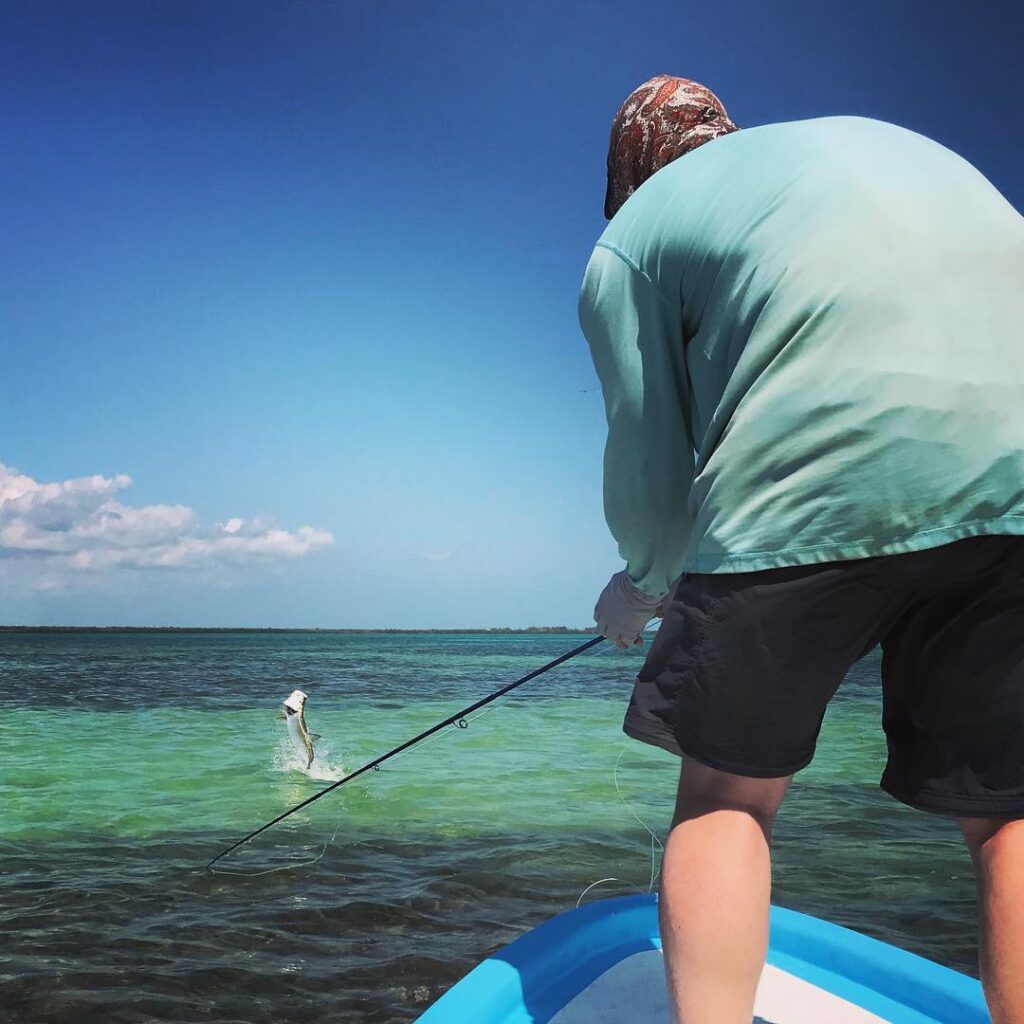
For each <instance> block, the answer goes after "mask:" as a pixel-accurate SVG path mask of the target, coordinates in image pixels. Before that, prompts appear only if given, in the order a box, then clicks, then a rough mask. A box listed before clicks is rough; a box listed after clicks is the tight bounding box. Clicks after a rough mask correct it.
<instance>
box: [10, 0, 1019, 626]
mask: <svg viewBox="0 0 1024 1024" xmlns="http://www.w3.org/2000/svg"><path fill="white" fill-rule="evenodd" d="M1022 29H1024V8H1021V6H1020V5H1019V4H1017V3H1012V2H1006V3H994V2H993V3H983V4H975V5H970V6H966V5H963V4H954V3H943V2H925V0H921V2H909V0H903V2H900V3H891V2H887V3H881V2H875V0H869V2H858V3H852V2H850V3H830V4H822V3H821V2H820V0H817V2H814V0H799V2H797V0H789V2H777V3H772V4H764V3H760V2H754V0H748V2H739V0H724V2H720V3H718V4H716V5H707V4H700V5H698V4H691V3H673V4H653V3H648V2H639V3H632V4H629V5H623V4H621V3H614V4H613V3H590V4H577V3H572V4H569V3H566V4H551V3H540V2H527V3H520V4H507V3H501V4H499V3H494V2H490V0H482V2H477V3H447V2H446V3H434V4H427V3H412V2H407V3H397V2H390V0H380V2H369V0H360V2H349V0H344V2H341V0H334V2H326V0H321V2H315V3H314V2H288V3H285V2H280V0H279V2H276V3H264V2H259V0H245V2H238V3H234V2H226V0H218V2H216V3H196V2H183V0H175V2H140V0H132V2H128V3H108V2H104V0H95V2H90V3H89V4H81V3H25V4H20V5H14V4H8V5H5V7H4V10H3V12H2V14H0V69H2V70H0V77H2V79H3V80H2V89H0V131H2V136H3V139H4V141H5V146H4V150H5V156H4V159H3V161H2V162H0V228H2V231H3V238H4V247H3V255H2V257H0V330H2V334H0V340H2V346H3V348H2V354H3V362H2V364H0V366H2V370H0V380H2V391H0V394H2V398H3V400H2V402H0V464H3V466H4V467H6V468H5V470H4V471H3V474H4V475H3V476H0V529H3V530H6V532H0V622H7V623H44V624H45V623H49V624H53V623H67V624H98V625H107V624H119V623H124V624H138V625H159V624H168V625H221V626H230V625H238V626H242V625H248V626H267V625H277V626H321V627H328V626H354V627H373V626H398V627H412V626H429V627H444V626H497V625H529V624H562V623H564V624H573V625H576V624H585V623H587V622H589V621H590V615H591V611H592V608H593V604H594V599H595V597H596V595H597V593H598V592H599V590H600V589H601V587H602V586H603V584H604V582H605V581H606V580H607V577H608V575H609V574H610V573H611V572H613V571H615V570H616V569H618V568H620V564H619V562H618V559H617V557H616V552H615V547H614V543H613V542H612V540H611V539H610V537H609V536H608V534H607V531H606V528H605V525H604V520H603V515H602V510H601V479H600V475H601V452H602V447H603V443H604V418H603V409H602V404H601V396H600V391H599V390H598V389H597V380H596V376H595V374H594V372H593V369H592V367H591V365H590V361H589V356H588V354H587V351H586V346H585V344H584V343H583V341H582V338H581V336H580V334H579V329H578V326H577V323H576V295H577V290H578V287H579V281H580V278H581V275H582V270H583V267H584V265H585V263H586V260H587V257H588V255H589V252H590V249H591V247H592V245H593V242H594V240H595V239H596V238H597V236H598V234H599V233H600V232H601V230H602V228H603V225H604V220H603V218H602V216H601V206H602V201H603V195H604V158H605V146H606V143H607V133H608V128H609V124H610V121H611V117H612V115H613V114H614V112H615V110H616V108H617V107H618V105H619V103H620V102H621V100H622V99H623V98H624V97H625V95H626V94H627V93H628V92H629V91H630V90H631V89H632V88H633V87H634V86H636V85H637V84H639V83H640V82H641V81H643V80H644V79H646V78H648V77H650V76H651V75H652V74H655V73H659V72H666V73H670V74H681V75H684V76H687V77H691V78H696V79H698V80H701V81H704V82H706V83H707V84H708V85H710V86H711V88H713V89H714V90H715V91H716V92H717V93H718V94H719V96H720V97H721V98H722V99H723V101H724V102H725V104H726V106H727V108H728V109H729V111H730V114H731V115H732V117H733V118H734V120H736V121H737V122H738V123H739V124H740V125H754V124H763V123H768V122H772V121H785V120H794V119H798V118H804V117H813V116H819V115H827V114H838V113H846V114H849V113H854V114H864V115H870V116H874V117H879V118H883V119H886V120H890V121H894V122H896V123H899V124H903V125H906V126H907V127H910V128H913V129H915V130H918V131H921V132H923V133H925V134H927V135H930V136H931V137H933V138H935V139H937V140H938V141H940V142H942V143H944V144H946V145H948V146H950V147H952V148H953V149H956V150H957V151H958V152H960V153H961V154H962V155H964V156H965V157H967V158H968V159H969V160H971V161H972V162H973V163H974V164H975V165H976V166H977V167H979V168H980V169H981V170H982V171H983V172H984V173H985V174H986V175H987V176H988V177H989V179H990V180H992V181H993V182H994V183H995V184H996V186H997V187H998V188H1000V190H1001V191H1002V192H1003V193H1004V194H1005V195H1006V196H1007V197H1008V198H1009V199H1010V201H1011V202H1013V203H1014V204H1015V205H1016V206H1017V208H1018V209H1021V208H1024V161H1022V156H1024V153H1022V148H1024V147H1022V143H1021V141H1020V132H1019V129H1020V117H1021V110H1022V109H1024V83H1022V78H1021V75H1020V71H1019V59H1018V58H1019V51H1018V47H1017V40H1019V38H1020V33H1021V30H1022ZM69 481H73V482H74V483H67V482H69ZM129 481H130V482H129ZM4 488H6V490H5V489H4ZM5 495H6V504H7V513H8V514H7V516H6V518H4V516H3V514H2V513H3V511H4V498H5ZM14 503H17V504H14ZM12 509H13V510H14V511H15V512H17V515H14V513H12ZM26 521H28V522H31V523H34V524H35V527H36V528H37V529H36V533H35V534H31V535H30V534H29V533H26V532H25V529H24V523H25V522H26ZM12 523H13V524H14V525H15V526H17V527H18V529H17V530H16V531H15V532H12V530H13V529H14V527H12ZM19 524H20V525H19ZM304 528H305V529H304ZM44 534H45V537H46V538H49V539H50V540H53V538H56V539H55V540H53V543H50V540H47V543H46V544H44V543H42V541H39V537H42V536H44Z"/></svg>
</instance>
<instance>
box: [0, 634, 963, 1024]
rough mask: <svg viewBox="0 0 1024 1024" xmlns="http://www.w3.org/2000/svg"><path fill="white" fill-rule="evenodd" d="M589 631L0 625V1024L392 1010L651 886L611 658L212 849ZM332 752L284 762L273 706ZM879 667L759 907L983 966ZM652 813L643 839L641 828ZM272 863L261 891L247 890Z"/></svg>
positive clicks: (659, 826) (959, 857) (794, 817)
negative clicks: (913, 779)
mask: <svg viewBox="0 0 1024 1024" xmlns="http://www.w3.org/2000/svg"><path fill="white" fill-rule="evenodd" d="M584 639H586V638H585V637H583V636H576V635H572V636H565V635H493V634H471V635H466V634H414V635H348V634H336V633H287V634H257V633H107V632H104V633H81V634H76V633H55V634H45V633H44V634H36V633H7V634H0V710H2V715H0V749H2V751H3V757H2V775H0V799H2V805H3V807H4V810H5V828H4V829H3V832H2V838H0V937H2V938H3V946H2V947H0V1005H2V1006H3V1009H4V1016H3V1019H4V1020H5V1021H12V1022H33V1024H44V1022H45V1024H49V1022H69V1024H70V1022H74V1024H85V1022H91V1021H104V1022H109V1021H124V1022H136V1021H138V1022H142V1021H151V1020H153V1019H154V1018H155V1019H158V1020H176V1021H197V1022H198V1021H219V1022H233V1021H238V1022H246V1024H256V1022H262V1021H267V1022H271V1021H273V1022H285V1021H302V1022H304V1024H306V1022H311V1021H318V1020H323V1021H328V1020H330V1021H332V1022H340V1021H344V1022H348V1021H352V1022H354V1021H363V1022H385V1021H388V1022H390V1021H408V1020H411V1019H413V1018H414V1017H415V1015H416V1014H417V1012H419V1011H420V1010H422V1008H423V1007H424V1006H425V1005H426V1004H427V1003H429V1002H430V1001H431V1000H432V999H434V998H436V996H437V995H438V994H440V992H442V991H444V990H445V989H446V988H447V987H448V986H449V985H450V984H451V983H452V982H453V981H455V980H456V979H457V978H458V977H460V976H461V975H462V974H463V973H465V971H466V970H467V969H469V968H470V967H471V966H472V965H473V964H474V963H476V962H477V961H478V960H479V959H480V958H482V957H483V956H484V955H486V954H487V953H488V952H489V951H491V950H493V949H494V948H495V947H496V946H498V945H501V944H504V943H505V942H508V941H510V940H511V939H512V938H514V937H515V936H516V935H518V934H520V933H521V932H522V931H523V930H525V929H526V928H528V927H530V926H532V925H533V924H536V923H537V922H539V921H540V920H542V919H544V918H546V917H548V916H550V915H551V914H554V913H556V912H558V911H560V910H563V909H567V908H569V907H571V906H574V905H575V904H576V902H577V900H578V899H579V898H580V896H581V894H582V893H583V892H584V890H585V889H586V888H587V886H589V885H590V884H591V883H592V882H594V881H596V880H598V879H603V878H607V877H609V876H613V877H614V878H615V879H617V880H616V881H612V882H608V883H605V884H602V885H600V886H597V887H596V888H595V889H592V890H590V892H589V893H588V894H587V896H586V898H587V899H591V898H598V897H601V896H610V895H615V894H620V893H627V892H633V891H637V890H646V889H647V888H648V886H649V885H650V882H651V871H652V841H651V838H650V836H649V835H648V833H647V831H646V830H645V828H644V827H643V824H642V823H647V824H649V825H650V827H651V828H652V829H653V830H654V831H655V832H656V833H657V834H658V835H659V836H662V837H663V835H664V831H665V825H666V823H667V821H668V817H669V814H670V810H671V804H672V797H673V791H674V786H675V778H676V772H677V763H676V762H675V760H674V759H673V758H672V757H671V756H670V755H668V754H665V753H664V752H662V751H658V750H654V749H651V748H647V747H644V746H642V745H640V744H637V743H635V742H633V741H630V740H628V739H626V738H625V737H624V736H623V735H622V734H621V732H620V723H621V719H622V711H623V708H624V705H625V701H626V700H627V698H628V695H629V690H630V686H631V680H632V677H633V675H634V674H635V672H636V669H637V667H638V665H639V662H640V658H641V657H642V655H641V654H640V653H639V652H636V651H634V652H629V653H622V652H619V651H617V650H615V649H614V648H612V647H610V645H609V646H606V645H601V646H599V647H597V648H595V649H594V650H593V651H591V652H588V653H586V654H583V655H581V656H580V657H579V658H577V659H576V660H575V661H572V662H570V663H568V664H566V665H564V666H562V667H560V668H557V669H555V670H553V671H552V672H551V673H549V674H547V675H545V676H542V677H541V678H540V679H538V680H536V681H534V682H533V683H531V684H528V686H526V687H524V688H522V689H521V690H519V691H517V692H516V694H514V695H512V696H511V698H510V699H508V700H507V701H505V702H503V703H502V704H501V706H499V707H498V708H497V709H496V710H493V711H491V712H488V713H485V714H483V715H481V716H480V717H479V718H476V719H474V720H472V721H471V722H470V723H469V727H468V728H467V729H464V730H461V729H455V728H450V729H447V730H445V731H444V733H442V734H441V735H440V736H439V737H438V738H436V739H433V740H431V741H429V742H428V743H425V744H423V745H422V746H420V747H418V748H416V749H415V750H413V751H411V752H409V753H408V754H405V755H403V756H401V757H399V758H397V759H396V760H394V761H393V762H391V763H389V764H388V765H386V766H385V767H384V768H383V769H382V770H381V771H379V772H371V773H367V775H365V776H363V777H362V778H360V779H357V780H355V781H354V782H353V783H352V784H351V785H350V786H343V787H341V788H340V789H339V790H338V791H337V792H335V793H333V794H331V795H329V796H327V797H325V798H324V799H323V800H321V801H318V802H317V803H316V804H314V805H312V806H311V807H309V808H308V809H306V810H304V811H302V812H300V813H299V814H296V815H294V816H293V817H292V818H290V819H288V821H287V822H284V823H282V825H280V826H278V827H277V828H275V829H274V830H272V831H270V832H268V833H266V834H264V835H263V836H260V837H259V838H258V839H257V840H256V841H254V842H253V843H252V844H250V845H248V846H246V847H243V848H242V849H241V850H240V851H239V852H238V854H236V855H234V856H233V857H231V858H230V859H228V860H226V861H224V862H222V864H223V866H224V867H225V869H230V870H234V871H243V872H247V874H242V875H233V874H210V873H209V872H208V871H207V870H206V869H205V865H206V863H207V861H208V860H209V859H210V858H211V857H212V856H214V855H215V854H216V853H217V852H219V851H220V850H221V849H222V848H223V847H224V846H226V845H228V844H230V843H231V842H233V841H234V840H235V839H237V838H240V837H241V835H243V834H244V833H246V832H248V831H250V830H252V829H254V828H255V827H257V826H258V825H259V824H261V823H262V822H263V821H265V820H267V819H269V818H272V817H274V816H275V815H277V814H279V813H280V812H281V811H283V810H285V809H287V807H289V806H290V805H292V804H294V803H297V802H299V801H300V800H302V799H305V798H306V797H307V796H310V795H312V794H313V793H315V792H317V791H318V790H319V789H320V788H322V787H324V786H325V785H327V784H328V783H329V782H330V781H331V780H334V779H338V778H340V777H341V776H342V775H343V774H344V773H345V772H348V771H352V770H353V769H354V768H356V767H358V766H359V765H360V764H362V763H364V762H365V761H368V760H370V759H371V758H373V757H375V756H377V755H379V754H381V753H383V752H384V751H385V750H387V749H388V748H390V747H392V746H394V745H396V744H398V743H400V742H402V741H404V740H405V739H408V738H409V737H410V736H412V735H414V734H415V733H417V732H419V731H421V730H422V729H425V728H426V727H427V726H429V725H431V724H432V723H433V722H434V721H436V720H438V719H440V718H443V717H446V716H447V715H449V714H452V713H453V712H455V711H456V710H458V709H459V708H460V707H462V706H465V705H467V704H469V703H471V702H472V701H474V700H476V699H477V698H479V697H481V696H483V695H484V694H486V693H488V692H489V691H490V690H492V689H495V688H497V687H498V686H500V685H502V684H504V683H507V682H510V681H512V680H513V679H515V678H517V677H519V676H521V675H523V674H524V673H526V672H528V671H530V670H531V669H534V668H536V667H538V666H539V665H541V664H543V663H545V662H547V661H549V660H551V659H552V658H555V657H557V656H558V655H560V654H562V653H563V652H565V651H566V650H568V649H570V648H572V647H574V646H576V645H578V644H579V643H580V642H582V640H584ZM296 687H299V688H301V689H303V690H305V691H306V692H307V693H308V694H309V697H310V700H309V703H308V705H307V721H308V724H309V727H310V729H311V730H312V731H313V732H315V733H319V734H320V736H321V738H320V739H319V740H318V741H317V752H318V753H317V760H316V761H315V762H314V765H313V767H312V769H311V771H310V772H309V773H304V772H303V771H301V770H299V767H298V765H297V764H296V758H295V757H294V752H293V751H292V749H291V747H290V745H289V743H288V741H287V737H286V731H285V725H284V723H283V722H282V721H279V720H278V719H277V717H276V715H277V712H278V709H279V707H280V702H281V701H282V700H283V698H284V697H285V696H287V695H288V693H289V692H290V691H291V690H292V689H294V688H296ZM879 717H880V707H879V702H878V659H877V656H876V655H871V656H869V657H868V658H866V659H864V661H862V662H861V663H860V664H858V665H857V666H856V667H855V668H854V670H853V671H852V672H851V674H850V676H849V677H848V679H847V680H846V682H845V683H844V685H843V687H842V688H841V689H840V692H839V694H838V696H837V698H836V699H835V701H834V702H833V705H832V707H831V708H830V710H829V713H828V715H827V717H826V722H825V727H824V730H823V734H822V738H821V742H820V743H819V748H818V756H817V758H816V760H815V762H814V764H813V765H812V766H811V767H810V768H809V769H807V770H806V771H804V772H802V773H801V774H800V775H799V776H798V778H797V780H796V782H795V783H794V787H793V790H792V792H791V795H790V797H789V798H788V800H787V803H786V805H785V807H784V808H783V811H782V813H781V815H780V818H779V822H778V825H777V831H776V845H775V863H776V880H775V900H776V902H778V903H781V904H783V905H786V906H791V907H795V908H797V909H799V910H804V911H807V912H809V913H814V914H818V915H821V916H824V917H827V918H829V919H831V920H834V921H838V922H840V923H842V924H847V925H849V926H851V927H854V928H857V929H859V930H861V931H864V932H867V933H869V934H872V935H875V936H878V937H880V938H883V939H885V940H887V941H890V942H895V943H897V944H899V945H901V946H904V947H906V948H909V949H912V950H914V951H916V952H920V953H923V954H924V955H926V956H929V957H931V958H933V959H935V960H939V961H941V962H943V963H946V964H949V965H951V966H954V967H956V968H958V969H960V970H966V971H969V972H972V973H973V971H974V957H975V947H974V904H973V882H972V878H971V871H970V863H969V860H968V858H967V856H966V854H965V853H964V852H963V849H962V846H961V843H960V841H959V837H958V833H957V831H956V829H955V826H953V825H952V824H951V823H949V822H946V821H944V820H942V819H939V818H936V817H933V816H926V815H923V814H920V813H918V812H914V811H911V810H909V809H907V808H905V807H903V806H901V805H900V804H897V803H896V802H894V801H893V800H891V799H890V798H889V797H887V796H885V795H884V794H883V793H882V792H881V791H880V790H879V789H878V787H877V779H878V776H879V774H880V772H881V768H882V765H883V763H884V754H885V744H884V741H883V739H882V737H881V733H880V730H879V724H878V723H879ZM637 819H639V820H637ZM260 872H264V873H260Z"/></svg>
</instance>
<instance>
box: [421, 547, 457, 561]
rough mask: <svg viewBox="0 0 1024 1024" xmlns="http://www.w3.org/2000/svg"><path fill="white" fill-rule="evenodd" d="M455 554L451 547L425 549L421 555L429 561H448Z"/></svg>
mask: <svg viewBox="0 0 1024 1024" xmlns="http://www.w3.org/2000/svg"><path fill="white" fill-rule="evenodd" d="M453 554H455V552H454V551H452V550H451V548H442V549H441V550H440V551H424V552H423V553H422V554H421V555H420V557H421V558H425V559H426V560H427V561H428V562H447V561H448V559H449V558H451V557H452V555H453Z"/></svg>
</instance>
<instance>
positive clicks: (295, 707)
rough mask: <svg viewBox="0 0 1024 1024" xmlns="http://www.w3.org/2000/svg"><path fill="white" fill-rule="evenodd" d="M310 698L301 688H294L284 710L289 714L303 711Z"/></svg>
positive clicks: (286, 700)
mask: <svg viewBox="0 0 1024 1024" xmlns="http://www.w3.org/2000/svg"><path fill="white" fill-rule="evenodd" d="M307 700H309V698H308V697H307V696H306V694H304V693H303V692H302V691H301V690H292V692H291V693H290V694H289V695H288V697H287V698H286V699H285V701H284V710H285V712H286V713H287V714H290V715H294V714H299V713H301V712H302V709H303V708H304V707H305V705H306V701H307Z"/></svg>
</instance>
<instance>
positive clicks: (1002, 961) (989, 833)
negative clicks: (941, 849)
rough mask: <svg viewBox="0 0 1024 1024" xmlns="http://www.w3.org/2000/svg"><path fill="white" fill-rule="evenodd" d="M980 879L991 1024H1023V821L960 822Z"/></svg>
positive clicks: (982, 959) (981, 946)
mask: <svg viewBox="0 0 1024 1024" xmlns="http://www.w3.org/2000/svg"><path fill="white" fill-rule="evenodd" d="M959 824H960V829H961V831H962V832H963V834H964V839H965V840H966V841H967V849H968V850H970V853H971V860H972V861H974V871H975V874H976V875H977V879H978V966H979V968H980V971H981V983H982V985H984V987H985V998H986V999H987V1000H988V1007H989V1011H990V1012H991V1014H992V1022H993V1024H1024V945H1022V944H1021V936H1024V821H1018V820H1008V819H1006V818H961V819H960V820H959Z"/></svg>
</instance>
